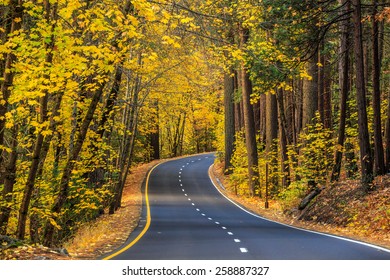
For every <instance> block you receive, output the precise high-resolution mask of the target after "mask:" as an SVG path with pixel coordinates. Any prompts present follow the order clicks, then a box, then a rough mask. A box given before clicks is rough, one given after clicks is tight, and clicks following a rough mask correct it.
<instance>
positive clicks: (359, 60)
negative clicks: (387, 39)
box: [352, 0, 373, 191]
mask: <svg viewBox="0 0 390 280" xmlns="http://www.w3.org/2000/svg"><path fill="white" fill-rule="evenodd" d="M352 3H353V5H354V11H353V22H354V32H353V35H354V64H355V68H356V99H357V106H358V127H359V147H360V163H361V181H362V187H363V190H365V191H367V190H368V189H369V184H370V183H371V182H372V180H373V161H372V156H371V150H370V138H369V133H368V121H367V111H366V110H367V106H366V104H367V102H366V85H365V81H364V57H363V43H362V23H361V21H362V14H361V2H360V0H353V1H352Z"/></svg>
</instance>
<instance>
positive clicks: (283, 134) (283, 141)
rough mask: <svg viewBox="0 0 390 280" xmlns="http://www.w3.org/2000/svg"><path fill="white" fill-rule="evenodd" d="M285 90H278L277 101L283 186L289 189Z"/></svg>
mask: <svg viewBox="0 0 390 280" xmlns="http://www.w3.org/2000/svg"><path fill="white" fill-rule="evenodd" d="M283 95H284V94H283V89H278V92H277V101H278V105H279V106H278V112H279V131H280V136H279V137H280V154H281V160H282V162H281V169H282V174H283V177H282V186H283V187H288V186H289V185H290V166H289V165H288V154H287V145H288V142H289V140H288V136H287V120H286V114H285V111H286V107H285V106H284V96H283Z"/></svg>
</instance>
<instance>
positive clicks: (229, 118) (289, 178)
mask: <svg viewBox="0 0 390 280" xmlns="http://www.w3.org/2000/svg"><path fill="white" fill-rule="evenodd" d="M389 21H390V3H386V2H385V1H383V0H372V1H363V0H362V1H360V0H352V1H349V0H338V1H334V0H333V1H332V0H324V1H314V0H312V1H297V0H293V1H282V0H274V1H270V0H263V1H262V0H258V1H241V0H231V1H228V0H217V1H209V0H203V1H202V0H196V1H184V0H183V1H182V0H178V1H162V0H161V1H160V0H156V1H148V0H133V1H130V0H123V1H117V0H111V1H106V0H72V1H69V0H27V1H22V0H2V1H1V2H0V40H1V41H0V73H1V75H0V86H1V93H0V152H1V156H0V235H11V236H14V237H16V238H18V239H26V240H30V241H32V242H34V243H43V244H45V245H47V246H54V245H59V244H61V243H62V242H64V241H65V240H67V239H68V238H71V237H72V235H73V234H74V232H75V231H76V230H77V229H78V227H80V225H82V224H83V223H85V222H87V221H89V220H92V219H94V218H96V217H98V216H99V215H101V214H102V213H104V212H108V213H110V214H113V213H115V212H116V211H117V210H118V209H119V208H120V207H121V195H122V191H123V187H124V183H125V181H126V178H127V176H128V175H129V173H131V169H132V166H134V165H136V164H138V163H141V162H148V161H151V160H153V159H160V158H169V157H176V156H180V155H184V154H192V153H200V152H208V151H217V157H218V160H220V161H221V162H223V163H224V170H225V173H226V174H227V175H228V178H229V181H230V183H231V184H230V185H231V186H232V187H233V188H234V190H235V192H236V193H237V194H240V195H244V196H257V197H261V198H267V199H268V198H270V199H271V198H272V199H278V200H283V201H284V202H285V204H286V205H291V206H292V205H293V204H296V203H297V201H300V200H301V199H302V198H303V197H304V196H305V195H306V194H307V193H308V192H310V191H314V192H318V191H319V190H320V189H321V188H323V187H326V186H329V185H330V184H332V183H333V182H336V181H338V180H346V179H359V180H360V184H361V191H362V193H367V192H369V191H370V190H371V188H372V181H373V180H374V178H375V177H376V176H380V175H384V174H386V173H388V172H389V171H390V102H389V101H390V72H389V63H390V56H389V55H388V53H390V52H389V50H390V41H389V36H388V33H389V32H390V29H389Z"/></svg>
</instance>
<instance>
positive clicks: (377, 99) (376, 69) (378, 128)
mask: <svg viewBox="0 0 390 280" xmlns="http://www.w3.org/2000/svg"><path fill="white" fill-rule="evenodd" d="M372 5H373V13H372V36H371V41H372V84H373V98H372V106H373V111H374V154H375V157H374V159H375V173H376V175H383V174H385V172H386V170H385V160H384V152H383V140H382V119H381V93H380V61H379V40H378V38H379V34H378V31H379V28H378V21H377V20H376V15H377V8H378V1H377V0H373V1H372Z"/></svg>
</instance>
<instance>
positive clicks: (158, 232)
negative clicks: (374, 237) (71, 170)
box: [104, 154, 390, 260]
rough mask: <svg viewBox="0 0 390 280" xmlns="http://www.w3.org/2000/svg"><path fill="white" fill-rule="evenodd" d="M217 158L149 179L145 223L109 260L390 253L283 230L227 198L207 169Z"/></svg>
mask: <svg viewBox="0 0 390 280" xmlns="http://www.w3.org/2000/svg"><path fill="white" fill-rule="evenodd" d="M213 162H214V155H213V154H201V155H196V156H191V157H186V158H181V159H176V160H171V161H167V162H164V163H162V164H160V165H158V166H156V167H155V168H154V169H152V170H151V172H150V173H149V175H148V178H147V182H146V187H145V195H144V197H145V202H146V203H144V209H143V218H142V219H141V224H140V227H139V228H138V229H137V230H136V231H134V232H133V233H132V234H131V235H130V237H129V240H128V241H127V243H126V244H124V245H123V246H122V247H121V248H119V249H118V250H117V251H115V252H113V253H111V254H110V255H107V256H105V257H104V259H118V260H125V259H133V260H147V259H149V260H188V259H190V260H202V259H207V260H219V259H223V260H229V259H233V260H241V259H251V260H260V259H263V260H264V259H266V260H338V259H342V260H378V259H387V260H389V259H390V250H387V249H384V248H381V247H377V246H374V245H369V244H364V243H362V242H357V241H353V240H348V239H345V238H340V237H335V236H330V235H326V234H321V233H315V232H310V231H306V230H301V229H297V228H294V227H290V226H286V225H282V224H279V223H276V222H272V221H269V220H266V219H263V218H261V217H259V216H256V215H253V214H251V213H249V212H247V211H245V210H244V209H242V208H240V207H239V206H237V205H235V204H234V203H232V202H231V201H230V200H228V199H227V198H225V197H224V196H223V195H222V194H221V193H220V192H219V191H218V190H217V188H216V187H215V186H214V185H213V183H212V182H211V180H210V178H209V176H208V169H209V167H210V166H211V165H212V164H213Z"/></svg>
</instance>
